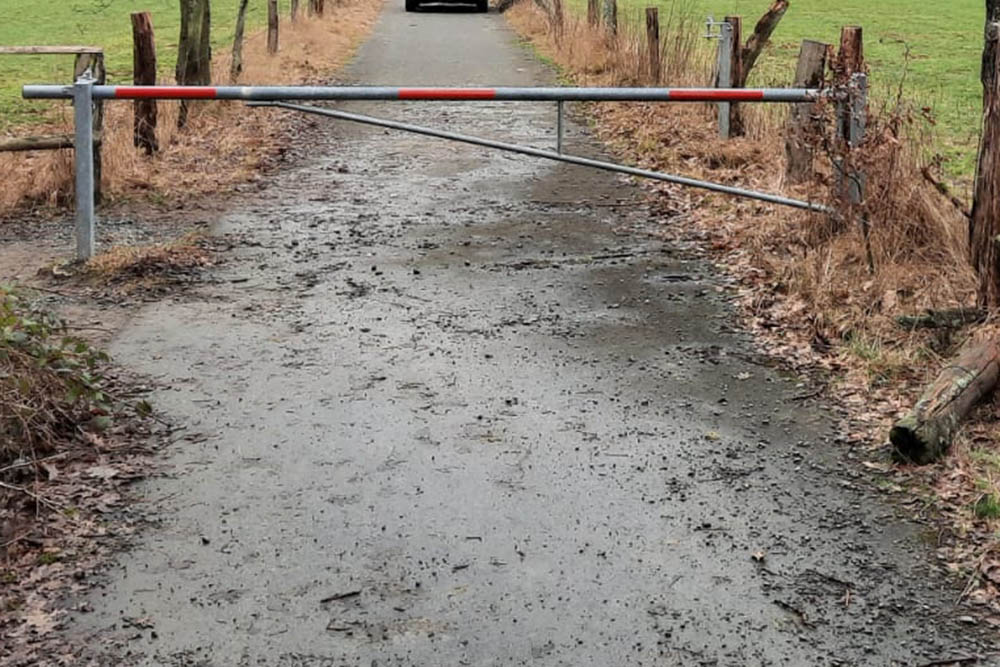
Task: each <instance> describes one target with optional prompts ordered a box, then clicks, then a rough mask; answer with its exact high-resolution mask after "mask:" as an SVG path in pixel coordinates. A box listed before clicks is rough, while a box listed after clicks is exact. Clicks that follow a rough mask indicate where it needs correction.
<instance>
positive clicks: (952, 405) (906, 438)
mask: <svg viewBox="0 0 1000 667" xmlns="http://www.w3.org/2000/svg"><path fill="white" fill-rule="evenodd" d="M998 379H1000V348H998V347H997V344H996V343H995V342H993V341H987V342H980V343H974V344H972V345H969V346H967V347H966V348H965V349H964V350H963V351H962V352H961V353H960V354H959V356H958V359H956V360H955V361H954V362H953V363H951V364H949V365H948V366H946V367H945V369H944V370H943V371H941V374H940V375H938V377H937V379H936V380H934V382H932V383H931V384H930V386H929V387H927V389H925V390H924V393H923V395H922V396H921V397H920V400H919V401H917V404H916V405H915V406H914V407H913V411H912V412H910V414H908V415H907V416H905V417H903V418H902V419H900V420H899V421H898V422H896V424H895V425H894V426H893V427H892V430H891V431H889V440H890V441H891V442H892V445H893V457H894V458H895V459H896V460H897V461H901V462H904V463H910V462H912V463H917V464H920V465H924V464H927V463H932V462H934V461H936V460H937V459H939V458H941V457H942V456H943V455H944V454H945V453H946V452H947V451H948V448H949V447H950V446H951V441H952V438H954V437H955V433H957V432H958V427H959V425H960V424H961V423H962V420H963V419H965V417H966V415H968V414H969V411H970V410H972V408H973V407H974V406H975V405H976V403H978V402H979V400H980V399H982V398H983V397H984V396H986V395H987V394H989V393H990V392H991V391H993V389H994V387H995V386H996V384H997V380H998Z"/></svg>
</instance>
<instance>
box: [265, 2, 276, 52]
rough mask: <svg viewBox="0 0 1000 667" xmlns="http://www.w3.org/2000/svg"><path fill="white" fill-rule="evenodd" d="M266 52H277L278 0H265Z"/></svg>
mask: <svg viewBox="0 0 1000 667" xmlns="http://www.w3.org/2000/svg"><path fill="white" fill-rule="evenodd" d="M267 52H268V53H270V54H271V55H274V54H275V53H277V52H278V0H267Z"/></svg>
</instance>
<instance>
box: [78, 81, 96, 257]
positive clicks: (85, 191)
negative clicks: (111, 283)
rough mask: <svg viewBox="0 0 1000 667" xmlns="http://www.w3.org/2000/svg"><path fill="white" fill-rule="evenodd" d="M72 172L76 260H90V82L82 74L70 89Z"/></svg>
mask: <svg viewBox="0 0 1000 667" xmlns="http://www.w3.org/2000/svg"><path fill="white" fill-rule="evenodd" d="M73 123H74V129H75V136H74V141H73V148H74V151H73V152H74V160H75V168H76V258H77V259H78V260H81V261H86V260H88V259H90V258H91V257H93V256H94V79H93V77H92V76H91V74H90V72H89V71H87V72H84V73H83V75H82V76H81V77H80V78H78V79H77V80H76V83H75V84H74V85H73Z"/></svg>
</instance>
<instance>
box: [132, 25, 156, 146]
mask: <svg viewBox="0 0 1000 667" xmlns="http://www.w3.org/2000/svg"><path fill="white" fill-rule="evenodd" d="M132 82H133V83H134V84H135V85H137V86H155V85H156V42H155V40H154V39H153V18H152V17H151V16H150V15H149V12H132ZM132 111H133V114H134V120H133V123H132V143H133V144H134V145H135V147H136V148H142V149H143V150H145V151H146V155H152V154H153V153H155V152H156V151H158V150H159V149H160V146H159V144H158V143H157V141H156V100H136V101H135V102H134V103H133V105H132Z"/></svg>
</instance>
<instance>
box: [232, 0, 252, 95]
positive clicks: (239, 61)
mask: <svg viewBox="0 0 1000 667" xmlns="http://www.w3.org/2000/svg"><path fill="white" fill-rule="evenodd" d="M249 1H250V0H240V8H239V11H237V12H236V36H235V37H233V62H232V64H231V65H230V66H229V82H230V83H236V82H237V81H238V80H239V78H240V74H241V73H242V72H243V33H244V32H245V30H246V24H247V3H248V2H249Z"/></svg>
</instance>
